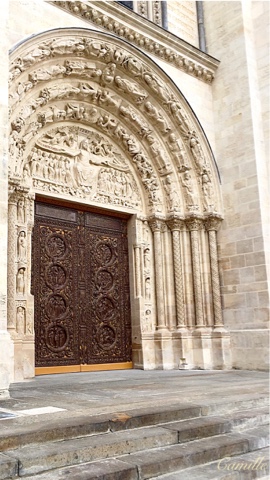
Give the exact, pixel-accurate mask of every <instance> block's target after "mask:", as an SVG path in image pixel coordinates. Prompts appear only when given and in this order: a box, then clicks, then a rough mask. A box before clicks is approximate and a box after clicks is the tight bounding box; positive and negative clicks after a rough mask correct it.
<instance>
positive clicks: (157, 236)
mask: <svg viewBox="0 0 270 480" xmlns="http://www.w3.org/2000/svg"><path fill="white" fill-rule="evenodd" d="M149 225H150V228H151V230H152V232H153V235H154V261H155V285H156V301H157V329H158V330H162V329H166V328H167V327H166V324H165V302H164V282H163V265H162V259H163V255H162V239H161V232H163V231H164V227H165V223H164V220H163V219H160V218H158V217H151V218H150V219H149Z"/></svg>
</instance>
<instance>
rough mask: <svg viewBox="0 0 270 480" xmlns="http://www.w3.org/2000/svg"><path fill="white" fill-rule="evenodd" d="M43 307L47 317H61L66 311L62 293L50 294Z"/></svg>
mask: <svg viewBox="0 0 270 480" xmlns="http://www.w3.org/2000/svg"><path fill="white" fill-rule="evenodd" d="M45 308H46V312H47V315H48V317H50V318H53V319H54V318H59V317H63V316H64V315H65V313H66V311H67V305H66V300H65V299H64V297H63V296H62V295H58V294H56V295H51V296H50V297H49V299H48V301H47V303H46V306H45Z"/></svg>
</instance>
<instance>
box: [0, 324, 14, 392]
mask: <svg viewBox="0 0 270 480" xmlns="http://www.w3.org/2000/svg"><path fill="white" fill-rule="evenodd" d="M0 365H1V368H0V400H4V399H5V398H9V385H10V383H11V382H12V381H13V380H14V376H13V372H14V348H13V342H12V340H11V338H10V335H9V332H7V331H6V330H0Z"/></svg>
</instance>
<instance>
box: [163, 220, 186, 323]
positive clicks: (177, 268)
mask: <svg viewBox="0 0 270 480" xmlns="http://www.w3.org/2000/svg"><path fill="white" fill-rule="evenodd" d="M167 225H168V226H169V228H170V230H171V232H172V244H173V268H174V281H175V299H176V322H177V329H184V328H186V318H185V296H184V283H183V271H182V258H181V245H180V231H181V230H182V229H183V227H184V222H183V220H182V219H180V218H171V219H170V220H169V221H168V222H167Z"/></svg>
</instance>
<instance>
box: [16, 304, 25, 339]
mask: <svg viewBox="0 0 270 480" xmlns="http://www.w3.org/2000/svg"><path fill="white" fill-rule="evenodd" d="M16 331H17V333H18V335H20V336H23V335H25V333H26V328H25V308H24V307H21V306H19V307H17V314H16Z"/></svg>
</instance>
